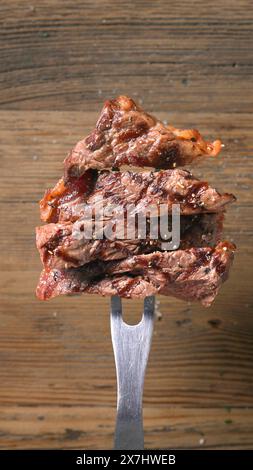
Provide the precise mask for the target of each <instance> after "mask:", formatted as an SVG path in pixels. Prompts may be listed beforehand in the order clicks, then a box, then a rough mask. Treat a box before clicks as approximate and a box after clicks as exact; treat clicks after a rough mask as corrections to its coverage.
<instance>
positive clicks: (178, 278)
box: [37, 242, 235, 306]
mask: <svg viewBox="0 0 253 470" xmlns="http://www.w3.org/2000/svg"><path fill="white" fill-rule="evenodd" d="M234 249H235V247H234V245H233V244H231V243H229V242H223V243H219V244H218V245H217V246H216V247H215V248H210V247H205V248H190V249H186V250H177V251H171V252H153V253H150V254H141V255H136V256H132V257H129V258H126V259H124V260H121V261H109V262H102V261H100V262H99V261H96V262H93V263H89V264H87V265H85V266H83V267H82V268H71V269H62V270H59V269H52V270H49V271H48V270H44V271H43V272H42V274H41V277H40V281H39V284H38V287H37V296H38V297H39V298H40V299H43V300H46V299H49V298H51V297H55V296H57V295H60V294H75V293H91V294H100V295H119V296H120V297H126V298H144V297H146V296H148V295H154V294H158V293H159V294H163V295H170V296H171V295H172V296H175V297H178V298H180V299H184V300H188V301H195V300H199V301H200V302H202V304H203V305H205V306H209V305H210V304H211V303H212V301H213V300H214V298H215V296H216V294H217V292H218V290H219V288H220V286H221V284H222V283H223V282H224V280H225V279H226V278H227V276H228V271H229V268H230V265H231V263H232V260H233V252H234Z"/></svg>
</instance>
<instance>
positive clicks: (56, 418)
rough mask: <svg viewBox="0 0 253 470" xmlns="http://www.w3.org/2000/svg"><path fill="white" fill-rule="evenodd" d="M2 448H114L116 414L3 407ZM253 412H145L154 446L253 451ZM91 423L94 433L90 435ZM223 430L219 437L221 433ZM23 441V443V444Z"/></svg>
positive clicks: (98, 409) (150, 445)
mask: <svg viewBox="0 0 253 470" xmlns="http://www.w3.org/2000/svg"><path fill="white" fill-rule="evenodd" d="M0 414H1V417H2V420H1V425H0V432H1V444H0V448H1V449H6V448H8V449H17V448H18V447H19V446H22V449H48V448H51V449H110V448H112V443H113V430H114V419H115V414H114V412H112V410H111V408H110V407H108V406H96V408H92V407H86V406H77V407H73V406H69V407H64V408H63V407H61V406H57V405H53V406H40V405H38V406H32V407H31V406H30V407H29V406H28V407H19V406H15V405H14V406H10V407H9V408H8V410H6V408H5V407H0ZM252 415H253V411H252V410H241V409H240V408H236V409H233V410H229V409H215V408H214V409H203V408H200V407H198V408H195V409H194V408H190V409H189V408H182V407H177V408H175V407H169V408H168V407H163V408H154V407H150V406H146V407H145V408H144V423H145V429H146V443H147V446H148V448H150V449H152V448H157V444H159V446H160V448H161V449H166V448H173V449H180V448H182V447H184V448H187V449H189V448H191V449H200V448H204V449H226V448H230V447H231V444H232V445H233V448H234V449H248V448H250V447H252V444H253V441H252V431H253V428H252V421H253V416H252ZM87 421H88V422H89V431H88V432H87ZM217 427H218V429H219V433H218V432H217ZM17 443H19V444H18V445H17Z"/></svg>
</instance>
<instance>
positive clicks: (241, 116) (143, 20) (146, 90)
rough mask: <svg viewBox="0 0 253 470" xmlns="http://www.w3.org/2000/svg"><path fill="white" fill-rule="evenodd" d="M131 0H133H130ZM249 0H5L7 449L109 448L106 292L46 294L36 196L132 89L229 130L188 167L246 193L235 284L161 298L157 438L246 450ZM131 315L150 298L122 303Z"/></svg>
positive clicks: (251, 389)
mask: <svg viewBox="0 0 253 470" xmlns="http://www.w3.org/2000/svg"><path fill="white" fill-rule="evenodd" d="M133 4H135V5H134V6H135V7H133ZM252 23H253V9H252V4H251V2H249V1H243V0H240V1H239V2H238V1H225V2H222V4H221V2H218V1H214V2H211V4H210V5H208V8H207V6H206V2H204V1H202V2H201V1H196V2H184V1H183V2H180V3H177V2H167V1H166V2H165V1H160V0H159V1H157V2H154V3H153V2H152V3H151V2H144V1H142V0H140V1H136V2H132V3H131V6H130V2H121V1H119V2H112V1H100V2H99V1H98V0H97V1H95V2H94V1H93V2H91V1H87V2H81V1H76V2H72V1H70V2H57V1H55V0H54V1H53V2H49V1H38V2H36V3H35V2H34V5H33V4H31V3H30V2H24V1H18V0H15V1H14V0H12V1H11V2H6V1H2V2H1V6H0V50H1V54H0V89H1V94H0V120H1V121H0V122H1V126H0V142H1V144H0V157H1V159H0V192H1V199H0V211H1V213H0V216H1V228H0V245H1V261H0V268H1V272H0V299H1V302H0V324H1V329H0V383H1V387H0V448H2V449H5V448H13V449H16V448H21V449H22V448H64V449H67V448H87V449H88V448H90V449H94V448H110V447H111V445H112V438H113V428H114V419H115V401H116V383H115V370H114V361H113V354H112V347H111V342H110V331H109V318H108V299H103V298H100V297H95V296H94V297H93V296H83V297H74V298H67V297H66V298H57V299H54V300H52V301H50V302H40V301H38V300H37V299H36V298H35V295H34V289H35V286H36V283H37V280H38V276H39V271H40V268H41V266H40V261H39V256H38V254H37V252H36V249H35V246H34V227H35V225H37V224H39V223H40V221H39V215H38V205H37V201H38V200H39V199H40V197H41V196H42V194H43V192H44V190H45V189H46V188H47V187H48V186H50V185H52V184H54V183H55V181H56V180H57V179H58V177H59V176H60V175H61V172H62V161H63V158H64V157H65V155H66V154H67V152H68V151H69V149H70V148H71V147H72V146H73V144H74V143H75V142H76V141H77V140H78V139H79V138H81V137H82V136H84V135H85V134H86V133H88V132H89V130H91V129H92V127H93V125H94V123H95V121H96V117H97V115H98V113H99V110H100V108H101V104H102V102H103V99H104V98H107V97H110V96H113V95H116V94H118V93H128V94H130V95H131V96H133V97H135V98H136V99H139V100H141V101H143V104H144V105H145V108H146V109H147V110H149V111H153V112H154V113H156V114H157V115H158V116H159V117H160V118H161V119H166V120H167V121H169V122H171V123H172V124H174V125H176V126H186V127H187V126H190V127H198V128H199V129H200V130H201V132H203V134H204V135H206V136H207V137H212V136H213V137H221V138H222V140H223V142H224V144H225V148H224V150H223V153H222V155H221V157H219V158H217V159H210V160H209V161H208V162H203V164H202V165H201V166H200V167H196V168H195V169H194V173H195V174H196V175H197V176H200V177H204V178H206V179H208V180H209V181H210V182H211V183H212V184H214V185H215V186H217V187H218V188H219V189H222V190H224V191H228V192H233V193H235V194H236V196H237V197H238V201H237V203H236V204H235V205H234V206H233V207H231V209H229V212H228V214H227V219H226V224H225V233H226V237H227V238H228V239H230V240H233V241H234V242H235V243H236V244H237V247H238V252H237V254H236V259H235V263H234V268H233V270H232V272H231V276H230V280H229V281H228V282H227V283H226V284H225V285H224V287H223V289H222V290H221V293H220V295H219V296H218V298H217V300H216V302H215V304H214V305H213V306H212V307H211V308H210V309H204V308H202V307H201V306H200V305H197V304H187V303H184V302H182V301H179V300H175V299H172V298H162V297H160V298H159V301H160V304H159V310H160V312H161V313H162V319H161V320H160V321H157V322H156V326H155V333H154V340H153V345H152V351H151V356H150V362H149V366H148V371H147V377H146V383H145V394H144V418H145V430H146V446H147V447H148V448H166V447H173V448H182V447H183V448H200V447H201V446H202V447H204V448H212V449H214V448H230V449H232V448H235V449H240V448H253V378H252V372H253V371H252V364H253V328H252V326H253V316H252V313H253V298H252V276H253V268H252V265H253V263H252V254H253V248H252V235H253V222H252V215H253V214H252V206H253V204H252V196H253V191H252V175H253V163H252V162H253V159H252V155H253V133H252V127H253V118H252V114H251V110H252V101H253V93H252V91H251V88H250V85H251V74H252V65H253V61H252V51H251V48H250V47H249V44H250V41H252V39H253V35H252ZM124 309H125V312H126V318H127V319H128V320H129V321H131V322H134V321H136V320H137V319H138V317H139V315H140V312H141V302H138V301H136V302H135V301H125V302H124Z"/></svg>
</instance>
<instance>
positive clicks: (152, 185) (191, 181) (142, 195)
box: [40, 169, 235, 222]
mask: <svg viewBox="0 0 253 470" xmlns="http://www.w3.org/2000/svg"><path fill="white" fill-rule="evenodd" d="M72 188H73V189H72ZM99 198H103V199H104V205H105V206H106V207H113V206H114V207H115V206H116V205H117V206H120V207H121V208H122V207H126V205H129V204H133V205H134V206H135V209H134V210H135V212H136V213H138V212H142V211H143V210H145V209H147V208H151V207H153V206H156V207H157V206H158V205H160V204H166V205H167V207H168V211H169V212H171V208H172V204H176V203H180V210H181V214H182V215H190V214H198V213H203V212H217V211H221V210H224V207H225V206H226V204H228V203H230V202H232V201H234V199H235V197H234V196H233V195H232V194H227V193H225V194H220V193H219V192H218V191H216V189H214V188H212V187H211V186H209V185H208V183H206V182H203V181H199V180H198V179H197V178H194V176H193V175H192V174H191V173H190V172H188V171H186V170H181V169H175V170H161V171H159V172H152V171H151V172H140V173H133V172H130V171H126V172H118V171H115V172H109V171H105V172H102V173H100V174H99V175H97V176H96V175H95V173H94V172H92V171H89V172H88V173H85V174H84V175H83V176H82V177H79V178H77V179H76V183H75V179H74V178H72V179H71V182H70V183H69V182H67V183H64V180H63V179H62V180H60V181H59V182H58V183H57V185H56V186H55V187H54V188H53V189H51V190H48V191H47V192H46V193H45V196H44V198H43V199H42V200H41V202H40V210H41V219H42V220H43V221H45V222H57V221H59V222H63V221H69V220H71V221H74V220H76V219H78V218H80V217H82V209H83V208H85V207H86V205H87V204H88V205H90V206H91V205H92V206H93V207H95V206H96V210H97V209H98V206H97V202H96V201H98V199H99ZM82 204H83V208H82Z"/></svg>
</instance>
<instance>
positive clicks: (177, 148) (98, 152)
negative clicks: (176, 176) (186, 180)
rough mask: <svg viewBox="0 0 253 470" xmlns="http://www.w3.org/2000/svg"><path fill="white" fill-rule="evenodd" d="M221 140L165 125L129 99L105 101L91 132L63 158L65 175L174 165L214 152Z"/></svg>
mask: <svg viewBox="0 0 253 470" xmlns="http://www.w3.org/2000/svg"><path fill="white" fill-rule="evenodd" d="M220 149H221V142H220V141H219V140H216V141H214V142H212V143H211V142H206V141H204V140H203V138H202V137H201V135H200V133H199V132H198V131H197V130H194V129H191V130H180V129H176V128H174V127H171V126H165V125H164V124H163V123H162V122H160V121H159V120H157V119H156V118H155V117H153V116H150V115H149V114H147V113H145V112H144V111H143V109H141V107H139V106H138V105H137V104H136V103H135V102H134V101H133V100H132V99H130V98H128V97H126V96H119V97H118V98H117V99H115V100H111V101H106V103H105V105H104V107H103V109H102V113H101V115H100V117H99V119H98V122H97V124H96V127H95V129H94V130H93V132H92V133H91V134H90V135H89V136H88V137H86V138H84V139H83V140H81V141H80V142H78V143H77V144H76V146H75V147H74V148H73V150H72V151H71V153H70V154H69V156H68V157H67V158H66V160H65V171H66V173H65V175H68V176H69V175H72V176H78V175H79V176H80V175H82V174H83V173H84V172H85V171H86V170H87V169H89V168H93V169H97V170H103V169H106V168H112V167H116V168H120V167H121V166H122V165H134V166H141V167H145V166H148V167H155V168H174V167H175V166H182V165H187V164H189V163H191V162H192V161H193V160H195V159H197V158H198V157H200V156H203V155H206V156H216V155H217V154H218V153H219V151H220Z"/></svg>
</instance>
